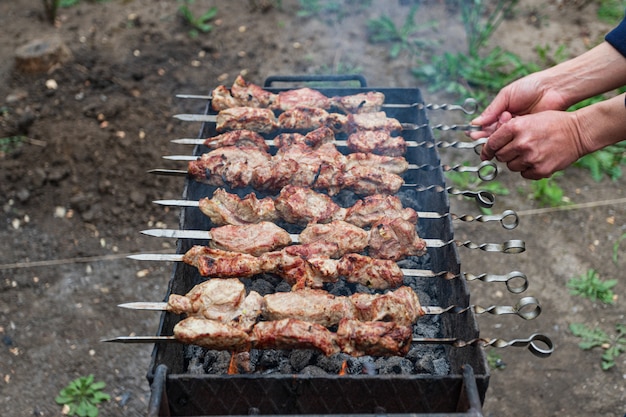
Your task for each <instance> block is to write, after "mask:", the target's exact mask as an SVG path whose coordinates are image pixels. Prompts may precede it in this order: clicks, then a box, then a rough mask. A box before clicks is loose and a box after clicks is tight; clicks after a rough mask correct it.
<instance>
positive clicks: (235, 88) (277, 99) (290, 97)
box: [211, 75, 385, 113]
mask: <svg viewBox="0 0 626 417" xmlns="http://www.w3.org/2000/svg"><path fill="white" fill-rule="evenodd" d="M211 97H212V99H211V107H212V108H213V110H215V111H220V110H225V109H228V108H231V107H258V108H270V109H273V110H282V111H284V110H289V109H292V108H294V107H295V106H302V105H305V106H308V107H317V108H321V109H325V110H329V109H330V108H332V107H334V108H337V109H339V110H341V111H343V112H345V113H361V112H371V111H380V109H381V107H382V105H383V103H384V101H385V95H384V94H383V93H381V92H375V91H368V92H364V93H358V94H353V95H349V96H343V97H332V98H329V97H326V96H325V95H324V94H322V93H320V92H319V91H317V90H313V89H311V88H307V87H304V88H297V89H291V90H286V91H281V92H278V93H271V92H269V91H267V90H264V89H263V88H261V87H260V86H258V85H255V84H253V83H250V82H246V81H245V80H244V78H243V77H242V76H241V75H239V76H237V78H236V79H235V81H234V82H233V85H232V87H231V88H230V90H229V89H228V88H227V87H226V86H224V85H221V86H218V87H216V88H215V89H214V90H213V92H212V94H211Z"/></svg>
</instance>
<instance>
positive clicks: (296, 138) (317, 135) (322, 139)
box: [274, 127, 335, 148]
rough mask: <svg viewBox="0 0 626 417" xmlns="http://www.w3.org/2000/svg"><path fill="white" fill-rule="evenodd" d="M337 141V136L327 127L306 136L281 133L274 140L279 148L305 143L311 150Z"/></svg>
mask: <svg viewBox="0 0 626 417" xmlns="http://www.w3.org/2000/svg"><path fill="white" fill-rule="evenodd" d="M334 140H335V134H334V133H333V131H332V130H331V129H329V128H327V127H320V128H318V129H315V130H312V131H310V132H308V133H307V134H306V135H303V134H301V133H297V132H292V133H281V134H279V135H277V136H276V137H275V138H274V144H275V145H276V147H277V148H283V147H286V146H291V145H294V144H296V143H304V144H305V145H306V146H309V147H311V148H317V147H318V146H320V145H322V144H324V143H332V142H333V141H334Z"/></svg>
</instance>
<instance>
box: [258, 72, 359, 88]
mask: <svg viewBox="0 0 626 417" xmlns="http://www.w3.org/2000/svg"><path fill="white" fill-rule="evenodd" d="M343 81H357V82H358V83H359V85H360V86H361V87H367V81H366V80H365V77H364V76H362V75H361V74H326V75H322V74H318V75H270V76H269V77H267V78H266V79H265V83H264V84H263V87H265V88H267V87H271V86H272V84H273V83H276V82H283V83H303V82H335V83H339V82H343Z"/></svg>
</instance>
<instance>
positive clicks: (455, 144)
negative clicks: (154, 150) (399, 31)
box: [171, 138, 488, 154]
mask: <svg viewBox="0 0 626 417" xmlns="http://www.w3.org/2000/svg"><path fill="white" fill-rule="evenodd" d="M210 139H211V138H208V139H193V138H180V139H172V141H171V142H172V143H176V144H178V145H205V144H206V145H207V146H209V147H210V145H211V141H210ZM487 140H488V138H482V139H478V140H476V141H473V142H463V141H458V140H456V141H452V142H446V141H437V142H428V141H423V142H416V141H414V140H407V141H406V145H407V146H408V147H413V148H427V149H430V148H435V147H436V148H441V149H446V148H456V149H473V150H474V152H476V153H477V154H479V153H480V147H481V146H482V145H484V144H485V143H486V142H487ZM207 142H208V143H207ZM265 143H267V145H268V146H274V145H275V142H274V140H273V139H266V140H265ZM332 143H333V144H335V145H336V146H347V145H348V142H347V141H345V140H335V141H333V142H332Z"/></svg>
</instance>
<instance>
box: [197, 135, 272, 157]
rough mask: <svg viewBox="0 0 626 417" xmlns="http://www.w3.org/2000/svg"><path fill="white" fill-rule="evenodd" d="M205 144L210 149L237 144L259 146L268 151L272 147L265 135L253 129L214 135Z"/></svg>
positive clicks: (242, 146) (238, 145)
mask: <svg viewBox="0 0 626 417" xmlns="http://www.w3.org/2000/svg"><path fill="white" fill-rule="evenodd" d="M204 145H205V146H207V147H208V148H209V149H217V148H222V147H224V146H237V147H241V148H251V147H253V148H259V149H260V150H262V151H265V152H268V151H269V149H270V147H269V145H268V144H267V143H266V142H265V139H264V138H263V136H261V135H259V134H258V133H256V132H253V131H251V130H246V129H242V130H233V131H230V132H225V133H222V134H221V135H217V136H213V137H211V138H208V139H207V140H205V141H204Z"/></svg>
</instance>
